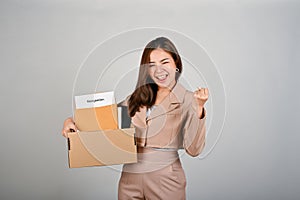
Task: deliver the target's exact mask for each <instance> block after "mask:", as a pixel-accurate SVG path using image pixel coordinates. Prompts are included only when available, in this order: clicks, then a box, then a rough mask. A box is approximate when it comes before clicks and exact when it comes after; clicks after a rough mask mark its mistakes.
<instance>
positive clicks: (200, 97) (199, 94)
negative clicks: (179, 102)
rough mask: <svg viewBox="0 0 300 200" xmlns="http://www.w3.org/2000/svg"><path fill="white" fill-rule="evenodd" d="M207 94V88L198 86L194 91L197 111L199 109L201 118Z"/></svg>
mask: <svg viewBox="0 0 300 200" xmlns="http://www.w3.org/2000/svg"><path fill="white" fill-rule="evenodd" d="M208 96H209V92H208V88H198V90H196V91H195V92H194V97H195V99H196V101H197V103H198V111H199V117H200V118H202V117H201V116H203V115H202V114H203V113H202V112H203V108H204V104H205V103H206V101H207V100H208Z"/></svg>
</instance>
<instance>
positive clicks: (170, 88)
mask: <svg viewBox="0 0 300 200" xmlns="http://www.w3.org/2000/svg"><path fill="white" fill-rule="evenodd" d="M175 85H176V81H174V83H173V84H171V86H170V87H158V90H157V92H159V93H166V92H170V91H172V90H173V88H174V87H175Z"/></svg>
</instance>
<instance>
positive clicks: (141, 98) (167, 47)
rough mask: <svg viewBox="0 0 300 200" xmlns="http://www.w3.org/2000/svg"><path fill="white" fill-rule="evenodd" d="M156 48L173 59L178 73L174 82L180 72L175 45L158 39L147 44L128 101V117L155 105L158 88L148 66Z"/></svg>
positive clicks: (160, 38)
mask: <svg viewBox="0 0 300 200" xmlns="http://www.w3.org/2000/svg"><path fill="white" fill-rule="evenodd" d="M158 48H160V49H163V50H164V51H166V52H167V53H169V54H170V55H171V56H172V58H173V59H174V62H175V65H176V67H177V68H178V72H177V73H176V76H175V79H176V81H177V80H178V78H179V76H180V74H181V72H182V62H181V58H180V56H179V54H178V51H177V49H176V47H175V45H174V44H173V43H172V42H171V41H170V40H169V39H167V38H165V37H159V38H156V39H154V40H152V41H151V42H149V43H148V44H147V45H146V47H145V48H144V51H143V54H142V58H141V62H140V68H139V76H138V81H137V84H136V87H135V90H134V92H133V93H132V94H131V96H130V98H129V100H128V112H129V116H130V117H133V116H134V115H135V113H136V112H139V111H140V107H143V106H146V107H147V108H150V107H151V106H153V104H154V103H155V100H156V94H157V90H158V86H157V85H156V83H154V81H153V80H152V78H151V77H150V76H149V74H148V66H149V62H150V54H151V52H152V51H153V50H155V49H158Z"/></svg>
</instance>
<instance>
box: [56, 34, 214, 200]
mask: <svg viewBox="0 0 300 200" xmlns="http://www.w3.org/2000/svg"><path fill="white" fill-rule="evenodd" d="M181 72H182V62H181V58H180V56H179V54H178V51H177V50H176V47H175V46H174V44H173V43H172V42H171V41H170V40H169V39H167V38H164V37H160V38H157V39H155V40H153V41H151V42H149V43H148V44H147V45H146V47H145V49H144V51H143V54H142V58H141V63H140V69H139V77H138V82H137V85H136V89H135V91H134V92H133V93H132V94H131V95H130V96H129V98H128V99H127V100H126V101H125V102H123V103H121V104H120V105H121V106H127V107H128V113H129V116H130V117H131V120H132V124H133V126H134V127H135V130H136V132H135V136H136V142H137V151H138V163H134V164H125V165H124V166H123V172H122V175H121V178H120V181H119V191H118V192H119V194H118V197H119V199H120V200H125V199H151V200H152V199H164V200H165V199H172V200H175V199H185V187H186V179H185V174H184V171H183V169H182V167H181V163H180V159H179V156H178V152H177V151H178V149H181V148H184V149H185V151H186V152H187V153H188V154H189V155H191V156H197V155H199V153H200V152H201V151H202V149H203V147H204V144H205V118H206V117H205V115H206V114H205V109H204V104H205V102H206V101H207V99H208V89H207V88H199V89H198V90H197V91H195V92H194V93H193V92H190V91H188V90H186V89H185V88H184V87H183V86H182V85H181V84H180V83H178V82H177V80H178V78H179V76H180V74H181ZM70 129H74V130H77V128H76V126H75V124H74V122H73V120H72V119H71V118H68V119H66V121H65V122H64V128H63V130H62V134H63V135H64V136H65V137H66V136H67V133H68V131H69V130H70Z"/></svg>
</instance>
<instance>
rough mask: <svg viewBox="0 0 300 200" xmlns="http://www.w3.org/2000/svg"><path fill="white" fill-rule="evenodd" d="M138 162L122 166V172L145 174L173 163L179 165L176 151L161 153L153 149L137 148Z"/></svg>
mask: <svg viewBox="0 0 300 200" xmlns="http://www.w3.org/2000/svg"><path fill="white" fill-rule="evenodd" d="M137 152H138V155H137V158H138V162H137V163H131V164H124V165H123V171H124V172H130V173H147V172H152V171H156V170H159V169H162V168H164V167H166V166H169V165H171V164H173V163H175V162H176V163H179V164H180V160H179V155H178V152H177V151H161V150H157V149H154V148H148V147H138V149H137Z"/></svg>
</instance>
